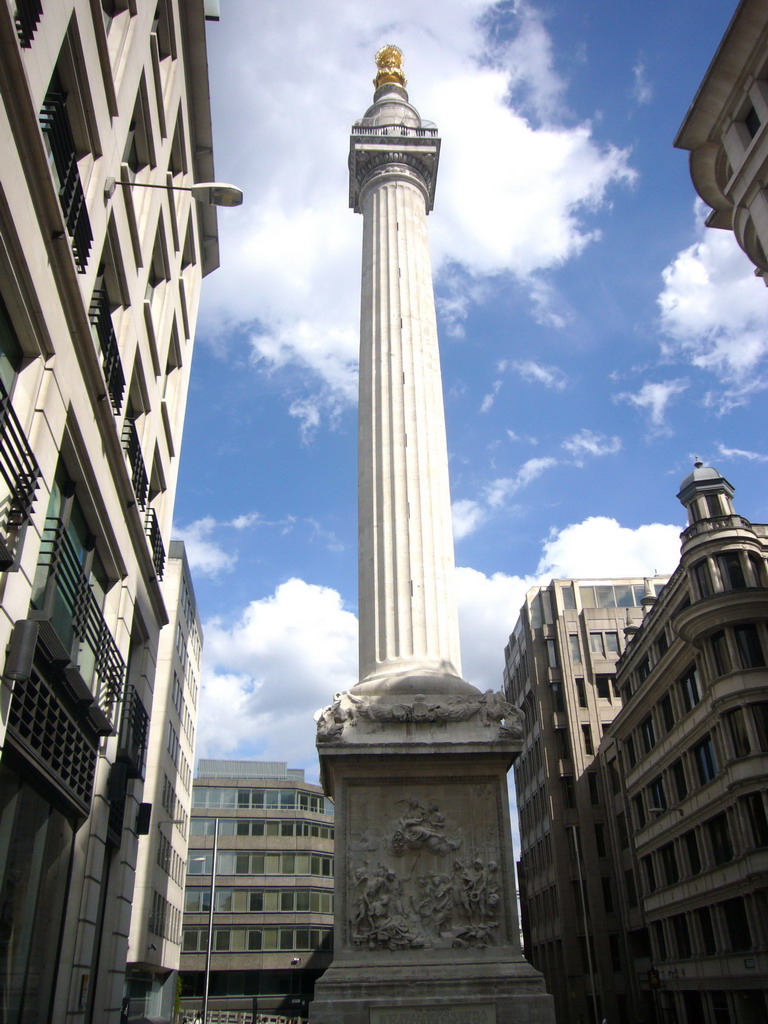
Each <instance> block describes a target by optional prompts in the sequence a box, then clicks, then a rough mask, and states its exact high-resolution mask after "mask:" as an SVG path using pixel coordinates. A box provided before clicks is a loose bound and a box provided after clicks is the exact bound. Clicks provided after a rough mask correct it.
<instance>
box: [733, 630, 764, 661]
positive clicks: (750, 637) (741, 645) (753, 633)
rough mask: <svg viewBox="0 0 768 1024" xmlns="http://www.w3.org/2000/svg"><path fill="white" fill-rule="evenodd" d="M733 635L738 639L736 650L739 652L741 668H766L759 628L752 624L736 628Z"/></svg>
mask: <svg viewBox="0 0 768 1024" xmlns="http://www.w3.org/2000/svg"><path fill="white" fill-rule="evenodd" d="M733 634H734V636H735V638H736V650H737V651H738V655H739V661H740V662H741V667H742V668H764V667H765V655H764V654H763V648H762V645H761V644H760V637H759V636H758V633H757V626H755V624H754V623H751V622H749V623H746V624H745V625H743V626H734V629H733Z"/></svg>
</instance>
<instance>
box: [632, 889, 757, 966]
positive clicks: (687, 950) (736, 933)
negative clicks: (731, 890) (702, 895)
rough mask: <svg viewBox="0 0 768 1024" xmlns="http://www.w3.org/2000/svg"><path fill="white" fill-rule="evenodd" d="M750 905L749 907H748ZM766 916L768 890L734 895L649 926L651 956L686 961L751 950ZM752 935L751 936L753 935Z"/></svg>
mask: <svg viewBox="0 0 768 1024" xmlns="http://www.w3.org/2000/svg"><path fill="white" fill-rule="evenodd" d="M748 905H749V906H748ZM750 910H751V912H752V913H753V914H754V915H755V916H754V921H755V922H756V923H757V922H758V921H763V922H765V920H766V915H768V890H765V889H759V890H757V892H754V893H751V894H750V895H749V896H747V897H746V899H744V898H742V897H741V896H735V897H733V898H732V899H728V900H722V901H721V902H719V903H714V904H712V905H710V906H706V907H699V908H698V910H694V911H691V912H689V913H685V914H674V915H673V916H671V917H669V918H667V919H666V920H664V921H654V922H653V924H652V926H651V937H652V942H653V951H654V956H655V957H656V959H657V960H660V961H664V960H669V959H678V960H688V959H690V958H691V957H693V956H694V955H695V956H697V957H698V956H715V955H717V954H718V953H741V952H747V951H750V950H752V949H754V946H755V945H756V944H757V931H758V929H757V927H755V926H754V925H753V926H751V925H750V920H749V918H750ZM753 933H754V934H753Z"/></svg>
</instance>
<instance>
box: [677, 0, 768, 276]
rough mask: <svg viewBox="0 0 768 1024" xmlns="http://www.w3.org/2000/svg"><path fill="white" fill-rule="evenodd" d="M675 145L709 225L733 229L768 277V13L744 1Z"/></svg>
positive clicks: (755, 1)
mask: <svg viewBox="0 0 768 1024" xmlns="http://www.w3.org/2000/svg"><path fill="white" fill-rule="evenodd" d="M675 145H676V146H677V147H678V148H680V149H687V150H689V152H690V168H691V178H692V180H693V184H694V187H695V189H696V191H697V192H698V193H699V195H700V196H701V198H702V199H703V200H704V202H705V203H706V204H707V205H708V206H709V207H711V212H710V214H709V217H708V218H707V225H708V226H709V227H713V228H723V229H726V230H731V231H733V232H734V234H735V235H736V239H737V241H738V243H739V245H740V246H741V248H742V249H743V250H744V252H745V253H746V254H747V256H748V257H749V258H750V260H751V261H752V263H754V265H755V268H756V273H758V274H759V275H760V276H761V277H763V279H764V280H766V281H767V283H768V280H767V279H766V275H768V256H767V255H766V254H767V253H768V197H766V193H765V189H764V188H763V177H764V169H765V164H766V161H768V10H767V9H766V6H765V4H764V3H763V2H762V0H740V3H739V4H738V6H737V8H736V11H735V13H734V15H733V18H732V20H731V23H730V25H729V26H728V29H727V31H726V33H725V35H724V36H723V39H722V42H721V43H720V46H719V47H718V49H717V52H716V53H715V55H714V57H713V59H712V62H711V64H710V66H709V68H708V70H707V73H706V75H705V76H704V79H703V81H702V83H701V85H700V86H699V89H698V92H697V93H696V96H695V97H694V99H693V102H692V103H691V107H690V110H689V111H688V113H687V115H686V117H685V120H684V121H683V124H682V126H681V128H680V131H679V132H678V134H677V137H676V139H675Z"/></svg>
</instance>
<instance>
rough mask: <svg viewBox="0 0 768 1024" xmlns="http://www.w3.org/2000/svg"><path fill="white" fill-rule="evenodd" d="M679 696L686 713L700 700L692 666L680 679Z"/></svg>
mask: <svg viewBox="0 0 768 1024" xmlns="http://www.w3.org/2000/svg"><path fill="white" fill-rule="evenodd" d="M680 694H681V696H682V698H683V707H684V708H685V710H686V711H691V710H692V709H693V708H694V707H696V705H697V704H698V703H699V701H700V700H701V695H700V693H699V683H698V680H697V678H696V669H695V668H694V667H693V666H691V668H690V669H689V670H688V671H687V672H686V674H685V675H684V676H682V677H681V679H680Z"/></svg>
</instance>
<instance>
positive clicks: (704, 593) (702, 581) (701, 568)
mask: <svg viewBox="0 0 768 1024" xmlns="http://www.w3.org/2000/svg"><path fill="white" fill-rule="evenodd" d="M693 574H694V576H695V577H696V584H697V586H698V588H699V596H700V597H709V595H710V594H711V593H712V577H711V575H710V572H709V564H708V563H707V560H706V558H705V559H703V561H701V562H697V563H696V565H694V567H693Z"/></svg>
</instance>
